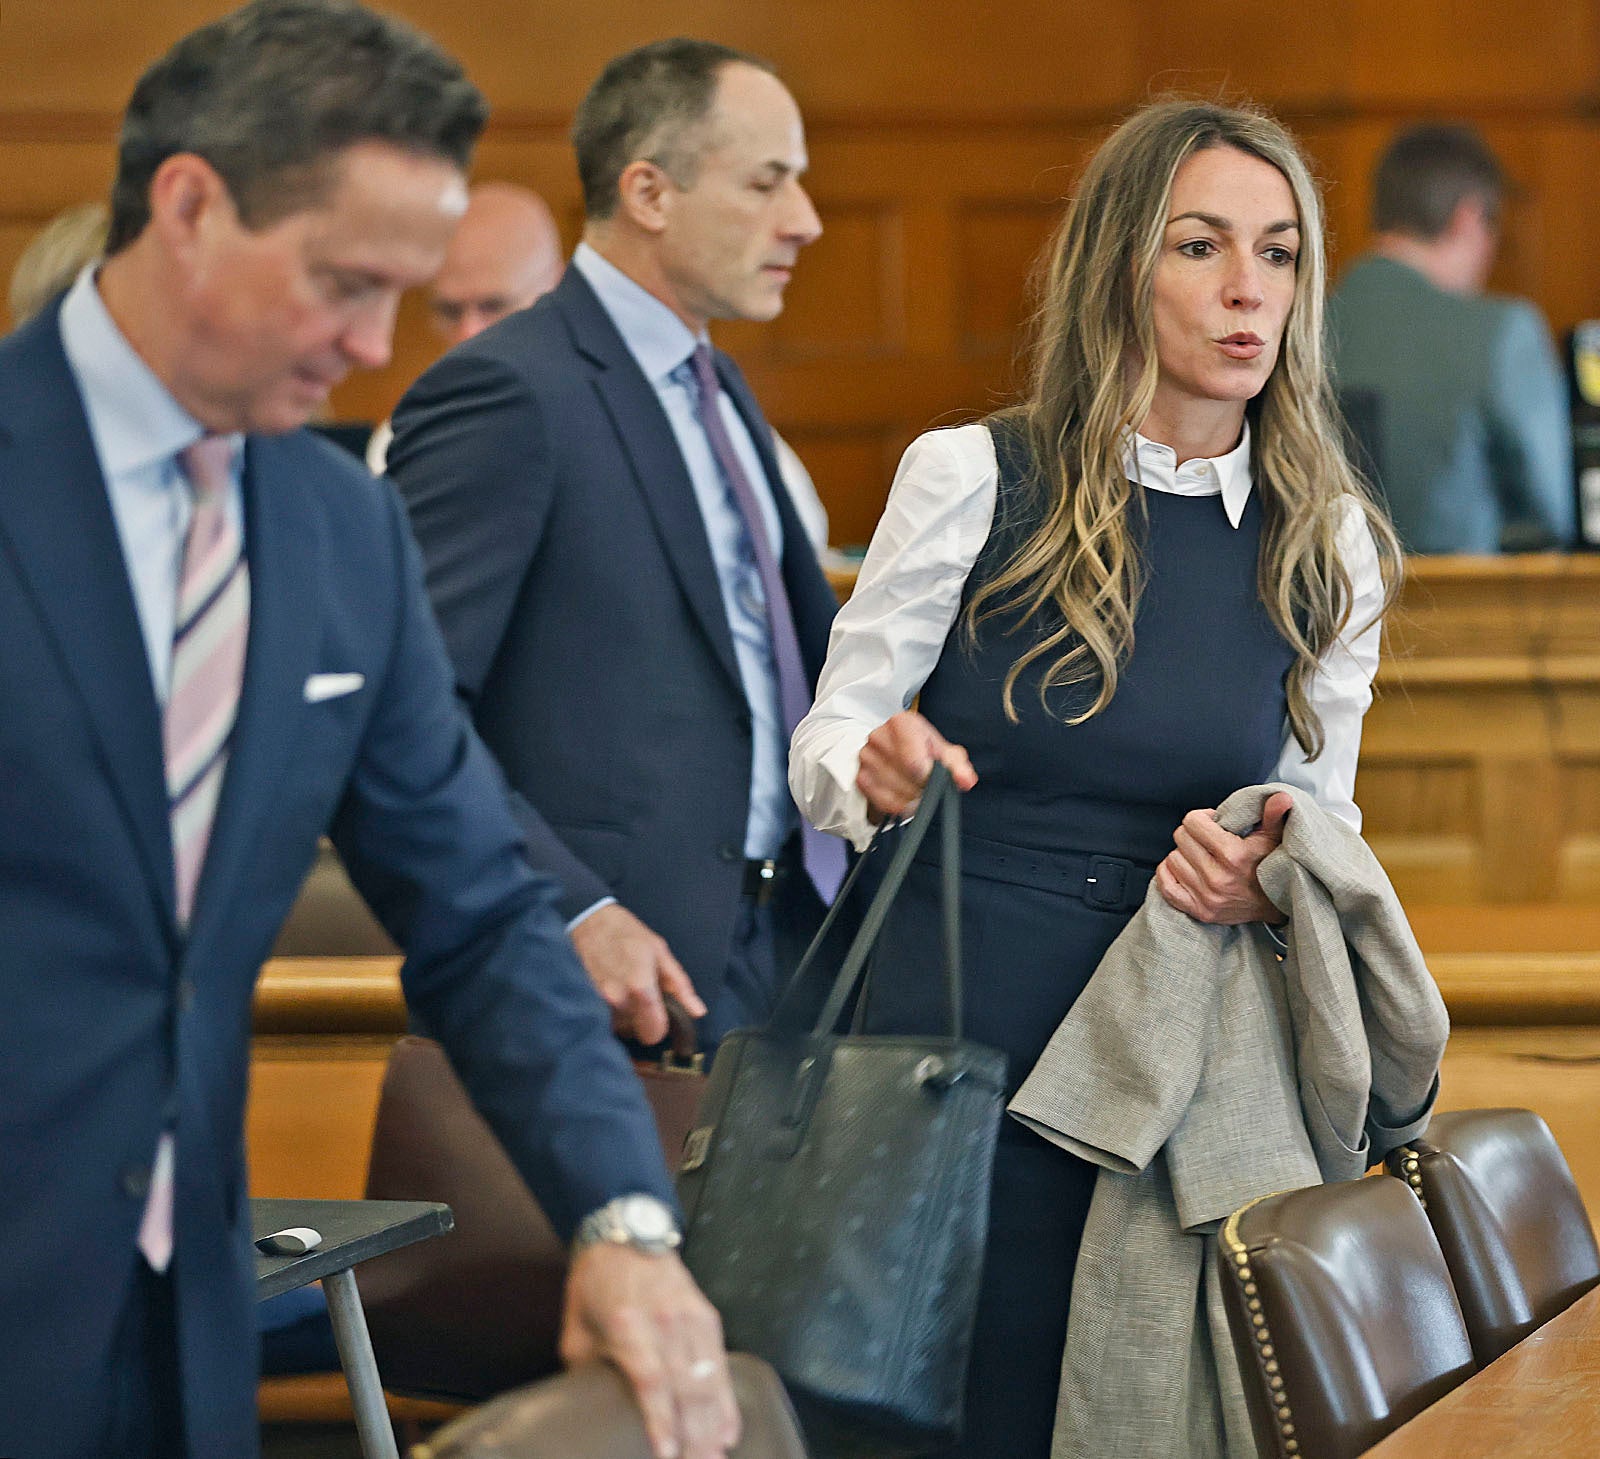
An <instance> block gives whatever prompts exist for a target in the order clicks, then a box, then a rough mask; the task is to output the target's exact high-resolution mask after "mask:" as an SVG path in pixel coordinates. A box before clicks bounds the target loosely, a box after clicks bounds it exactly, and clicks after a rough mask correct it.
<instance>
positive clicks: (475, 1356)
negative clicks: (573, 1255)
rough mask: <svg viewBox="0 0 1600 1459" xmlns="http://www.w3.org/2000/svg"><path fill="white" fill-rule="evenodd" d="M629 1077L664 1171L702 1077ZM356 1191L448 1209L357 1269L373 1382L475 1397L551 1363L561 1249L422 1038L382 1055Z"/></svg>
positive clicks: (563, 1267)
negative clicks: (363, 1178)
mask: <svg viewBox="0 0 1600 1459" xmlns="http://www.w3.org/2000/svg"><path fill="white" fill-rule="evenodd" d="M640 1073H641V1077H642V1078H643V1080H644V1086H645V1093H646V1094H647V1095H648V1097H649V1100H650V1105H651V1108H652V1110H653V1112H654V1114H655V1116H656V1125H657V1131H658V1133H659V1134H660V1136H661V1143H662V1149H663V1152H664V1153H665V1154H666V1155H667V1159H668V1162H669V1166H670V1167H675V1166H676V1164H677V1158H678V1153H679V1152H680V1151H681V1150H682V1148H683V1139H684V1136H685V1135H686V1134H687V1133H688V1132H689V1130H690V1128H691V1127H692V1125H693V1123H694V1116H695V1110H696V1108H697V1106H698V1104H699V1099H700V1093H701V1090H702V1088H703V1086H704V1082H705V1081H704V1076H702V1075H699V1074H696V1073H688V1072H680V1071H678V1070H675V1069H641V1071H640ZM366 1194H367V1197H368V1198H369V1199H372V1200H426V1201H443V1202H445V1203H446V1204H447V1205H449V1206H450V1208H451V1210H452V1211H453V1213H454V1215H455V1229H454V1230H453V1231H451V1232H449V1233H447V1234H446V1235H444V1236H441V1237H439V1238H437V1239H436V1240H434V1241H424V1242H419V1243H418V1244H417V1245H415V1246H409V1247H405V1248H402V1249H401V1250H399V1251H395V1252H391V1253H389V1254H388V1255H387V1256H380V1257H375V1258H373V1260H371V1261H368V1262H363V1263H362V1265H361V1266H360V1267H359V1268H358V1269H357V1272H356V1283H357V1285H358V1286H359V1287H360V1289H361V1300H362V1305H363V1306H364V1308H365V1309H366V1315H367V1327H368V1329H369V1330H370V1332H371V1334H372V1347H373V1351H374V1353H375V1354H376V1355H377V1359H378V1371H379V1372H380V1373H382V1374H383V1381H384V1386H385V1387H386V1388H388V1389H390V1390H392V1391H394V1392H397V1393H405V1394H410V1395H413V1396H418V1397H424V1398H444V1399H450V1400H456V1401H469V1402H476V1401H479V1400H482V1399H486V1398H492V1397H493V1396H494V1395H495V1394H498V1393H503V1392H505V1390H506V1389H508V1388H512V1387H514V1386H516V1385H517V1384H519V1383H528V1382H531V1381H533V1380H534V1379H536V1378H543V1377H545V1376H547V1375H548V1374H551V1373H554V1372H555V1371H556V1370H557V1369H558V1368H559V1367H560V1360H559V1357H558V1356H557V1353H556V1341H557V1337H558V1335H559V1332H560V1326H561V1309H562V1300H563V1297H564V1292H565V1286H566V1277H567V1252H566V1247H565V1246H564V1245H563V1244H562V1242H561V1240H560V1238H559V1237H557V1235H556V1233H555V1231H554V1229H553V1228H552V1227H551V1225H550V1222H549V1221H548V1220H547V1219H546V1217H545V1214H544V1212H543V1211H542V1210H541V1209H540V1208H539V1205H538V1202H537V1201H535V1200H534V1198H533V1193H532V1192H531V1191H529V1189H528V1187H527V1186H526V1184H524V1182H523V1180H522V1177H521V1176H520V1175H519V1174H518V1173H517V1170H516V1167H515V1166H513V1165H512V1163H511V1160H510V1157H509V1156H507V1154H506V1153H505V1150H504V1149H503V1148H502V1147H501V1145H500V1142H499V1141H498V1140H497V1139H495V1137H494V1135H493V1133H492V1132H491V1131H490V1129H489V1127H488V1125H487V1124H485V1123H484V1120H483V1117H482V1116H481V1115H480V1114H479V1113H478V1111H477V1110H476V1109H475V1108H474V1107H473V1105H472V1101H471V1100H470V1099H469V1098H468V1097H467V1093H466V1090H464V1089H463V1088H462V1087H461V1082H460V1080H458V1079H457V1078H456V1075H455V1071H454V1070H453V1069H452V1068H451V1067H450V1061H449V1059H448V1058H446V1057H445V1052H444V1050H443V1049H442V1048H440V1047H439V1045H438V1044H436V1043H434V1042H433V1041H432V1040H431V1039H425V1038H418V1037H416V1036H414V1035H411V1036H407V1037H406V1038H403V1039H401V1040H400V1041H399V1043H397V1044H396V1045H395V1047H394V1051H393V1052H392V1053H391V1054H390V1056H389V1067H388V1069H387V1071H386V1072H385V1074H384V1081H383V1092H382V1094H381V1095H380V1097H379V1101H378V1116H377V1121H376V1125H375V1128H374V1130H373V1137H372V1159H371V1163H370V1164H369V1166H368V1168H367V1189H366ZM424 1247H431V1248H432V1250H427V1251H425V1250H423V1248H424Z"/></svg>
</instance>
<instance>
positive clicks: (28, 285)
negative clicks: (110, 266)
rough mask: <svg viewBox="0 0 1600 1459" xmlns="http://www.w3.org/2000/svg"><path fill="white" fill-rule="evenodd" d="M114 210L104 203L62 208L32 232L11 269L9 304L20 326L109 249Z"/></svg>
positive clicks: (12, 318)
mask: <svg viewBox="0 0 1600 1459" xmlns="http://www.w3.org/2000/svg"><path fill="white" fill-rule="evenodd" d="M110 222H111V210H110V209H109V208H107V207H106V205H105V204H104V203H78V204H76V205H75V206H73V207H70V208H66V209H63V210H62V211H61V212H59V213H57V214H56V215H55V217H53V218H52V219H51V220H50V221H49V222H48V223H46V224H45V225H44V227H43V228H41V229H40V230H39V231H38V232H37V233H35V234H34V235H33V238H32V240H31V241H30V242H29V244H28V246H27V247H26V248H25V249H23V250H22V256H21V257H20V258H19V259H18V260H17V265H16V267H15V268H14V269H12V271H11V287H10V291H9V294H8V297H7V301H6V302H7V303H8V304H9V306H10V308H11V323H12V324H13V325H15V326H18V327H20V326H21V325H24V324H26V323H27V322H28V320H30V319H32V318H33V316H34V315H35V314H37V313H38V312H39V311H40V310H41V309H43V308H44V306H45V305H46V304H48V303H49V302H50V301H51V300H52V299H54V298H55V296H56V295H57V294H59V293H60V292H61V291H62V290H63V289H65V288H67V287H68V286H69V285H71V283H72V281H73V280H74V279H75V278H77V277H78V274H79V272H80V271H81V270H82V268H83V266H84V264H86V263H88V262H90V261H91V260H92V259H97V258H99V257H100V255H101V254H102V253H104V252H105V248H106V230H107V228H108V227H109V226H110Z"/></svg>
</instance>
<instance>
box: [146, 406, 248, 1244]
mask: <svg viewBox="0 0 1600 1459" xmlns="http://www.w3.org/2000/svg"><path fill="white" fill-rule="evenodd" d="M232 458H233V443H232V441H230V440H229V439H228V438H227V437H225V436H205V437H203V438H202V439H200V440H199V441H196V442H195V444H194V445H192V446H190V447H189V448H188V449H187V450H185V451H182V452H180V453H179V456H178V464H179V466H180V467H181V468H182V471H183V474H184V476H185V477H186V478H187V479H188V482H189V485H190V487H191V488H192V489H193V491H194V513H193V515H192V516H191V517H190V519H189V532H188V535H187V536H186V537H185V538H184V543H183V566H182V569H181V571H180V573H179V576H178V603H177V613H176V615H175V616H174V619H173V633H172V676H171V686H170V690H169V692H168V695H167V708H166V715H165V717H164V720H163V723H162V741H163V749H164V751H165V756H166V767H167V805H168V813H169V816H170V819H171V827H172V860H173V868H174V871H175V873H176V892H177V913H178V922H179V925H180V926H182V927H184V928H185V929H187V928H188V926H189V922H190V919H191V917H192V916H193V915H194V896H195V889H196V887H198V886H199V884H200V869H201V867H202V866H203V865H204V864H205V857H206V846H207V843H208V842H209V841H210V839H211V826H212V823H213V821H214V820H215V819H216V813H217V797H218V794H219V792H220V791H221V789H222V777H223V774H224V772H225V771H226V769H227V764H228V741H229V738H230V736H231V735H232V734H233V724H234V720H235V719H236V718H237V717H238V712H239V688H240V685H241V684H242V683H243V680H244V651H245V639H246V636H247V634H248V631H249V626H250V577H249V573H248V571H247V569H246V567H245V562H244V554H243V546H244V544H243V541H242V540H241V538H240V534H239V529H238V527H237V526H236V525H235V524H234V522H233V521H232V520H231V519H230V517H229V515H228V492H229V489H230V488H231V486H232V484H233V473H232ZM176 1153H177V1152H176V1149H175V1146H174V1139H173V1132H172V1131H171V1130H165V1131H163V1132H162V1135H161V1139H160V1142H159V1143H158V1145H157V1147H156V1155H155V1160H154V1162H153V1164H152V1166H151V1171H150V1191H149V1195H148V1196H147V1198H146V1200H145V1207H144V1215H143V1218H142V1219H141V1221H140V1223H139V1250H140V1251H142V1252H143V1253H144V1257H145V1260H146V1261H148V1262H149V1263H150V1266H151V1268H152V1269H153V1270H155V1271H158V1272H162V1271H165V1270H166V1269H167V1266H168V1264H169V1263H170V1262H171V1260H172V1194H173V1175H174V1167H175V1165H176Z"/></svg>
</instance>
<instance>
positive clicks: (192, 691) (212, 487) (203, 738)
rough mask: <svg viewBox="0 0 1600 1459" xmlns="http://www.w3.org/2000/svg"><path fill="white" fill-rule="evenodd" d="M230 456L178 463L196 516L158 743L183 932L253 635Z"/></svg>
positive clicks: (200, 451)
mask: <svg viewBox="0 0 1600 1459" xmlns="http://www.w3.org/2000/svg"><path fill="white" fill-rule="evenodd" d="M232 456H233V443H232V441H231V440H229V439H228V438H227V437H226V436H206V437H203V438H202V439H201V440H199V441H196V442H195V444H194V445H192V446H190V447H189V448H188V449H187V450H186V451H184V452H182V453H181V454H180V455H179V457H178V461H179V464H180V465H181V466H182V468H183V473H184V475H185V476H187V477H188V479H189V484H190V486H192V487H193V488H194V515H193V517H192V518H191V519H190V521H189V535H188V537H187V538H185V540H184V544H183V570H182V572H181V573H180V575H179V578H178V611H177V615H176V617H175V618H174V620H173V631H172V679H171V689H170V692H169V693H168V695H167V712H166V718H165V721H164V724H163V729H162V734H163V739H164V742H165V750H166V760H167V803H168V806H169V808H170V812H171V817H172V859H173V864H174V868H175V870H176V872H177V909H178V921H179V922H180V923H181V924H182V925H183V926H185V927H187V926H188V925H189V920H190V918H191V917H192V916H193V914H194V895H195V888H196V887H197V886H199V884H200V868H201V867H202V866H203V865H204V864H205V858H206V845H207V843H208V842H209V841H210V839H211V826H212V822H213V821H214V820H215V819H216V814H217V796H218V793H219V792H220V791H221V789H222V777H223V774H224V773H225V772H226V770H227V767H228V741H229V738H230V736H231V735H232V734H233V722H234V720H235V719H236V718H237V717H238V713H239V687H240V685H241V684H242V683H243V681H244V650H245V638H246V635H247V633H248V631H249V626H250V575H249V572H248V571H247V570H246V567H245V561H244V552H243V547H244V543H243V542H242V540H241V539H240V535H239V529H238V527H237V526H235V525H234V523H233V521H232V520H231V519H230V517H229V515H228V510H227V507H228V492H229V488H230V487H231V486H232V484H233V473H232V470H231V465H232Z"/></svg>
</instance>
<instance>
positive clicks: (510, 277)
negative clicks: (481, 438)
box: [367, 182, 565, 476]
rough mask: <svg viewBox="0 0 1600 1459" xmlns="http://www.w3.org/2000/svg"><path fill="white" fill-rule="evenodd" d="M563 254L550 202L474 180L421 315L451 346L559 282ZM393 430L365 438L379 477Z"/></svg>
mask: <svg viewBox="0 0 1600 1459" xmlns="http://www.w3.org/2000/svg"><path fill="white" fill-rule="evenodd" d="M564 267H565V260H564V259H563V257H562V253H561V234H560V232H559V231H558V230H557V228H556V220H555V215H554V214H552V213H551V211H550V205H549V204H548V203H547V202H545V200H544V199H543V198H542V197H540V196H539V194H538V193H536V192H534V191H533V189H532V188H526V187H523V186H521V185H520V184H518V183H514V182H480V183H479V184H478V185H477V186H476V187H474V188H473V189H472V191H471V192H470V193H469V194H468V200H467V211H466V213H465V214H464V215H463V217H462V219H461V225H460V227H458V228H457V229H456V234H455V237H454V238H452V239H451V240H450V249H449V251H448V252H447V253H446V254H445V256H444V263H443V264H442V265H441V266H440V268H439V272H438V273H437V274H436V275H435V276H434V280H433V282H432V283H431V284H430V285H429V286H428V318H429V320H430V321H431V322H432V324H433V328H434V332H435V333H436V334H437V335H438V336H439V338H440V339H442V340H443V341H444V342H445V346H446V348H454V347H455V346H456V345H458V344H460V343H462V342H463V341H464V340H469V339H471V338H472V337H473V335H475V334H481V333H482V332H483V331H484V330H485V329H487V328H488V327H489V326H490V325H491V324H494V323H496V322H497V321H499V320H501V319H504V318H505V317H506V315H508V314H511V313H513V312H514V311H516V310H518V309H526V308H527V307H528V305H530V304H531V303H533V301H534V300H535V299H537V298H539V297H540V296H541V295H543V294H548V293H549V292H550V290H551V289H553V288H555V286H556V285H557V284H558V283H560V282H561V273H562V270H563V268H564ZM393 439H394V431H393V429H392V427H391V426H390V424H389V422H388V421H382V422H380V423H379V425H378V428H377V429H376V430H375V431H373V433H372V439H371V441H369V442H368V443H367V465H368V466H370V467H371V468H372V472H373V474H374V475H375V476H381V475H382V474H383V470H384V467H385V465H386V464H387V461H388V456H389V442H390V441H391V440H393Z"/></svg>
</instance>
